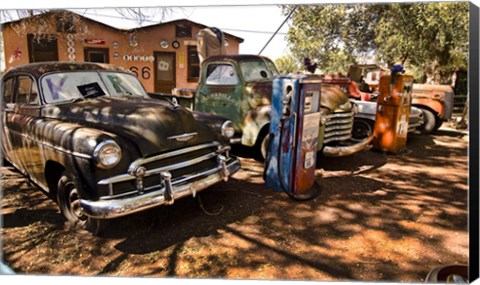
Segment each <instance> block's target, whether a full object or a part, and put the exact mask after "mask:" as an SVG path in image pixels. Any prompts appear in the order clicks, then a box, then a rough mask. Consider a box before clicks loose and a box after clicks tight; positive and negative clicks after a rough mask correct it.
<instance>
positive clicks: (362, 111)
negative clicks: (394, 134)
mask: <svg viewBox="0 0 480 285" xmlns="http://www.w3.org/2000/svg"><path fill="white" fill-rule="evenodd" d="M323 83H324V85H325V86H334V87H336V88H338V89H340V90H342V91H343V92H344V93H345V94H347V96H348V97H349V98H350V100H351V101H352V103H353V104H355V105H356V108H357V110H356V113H355V118H354V122H353V130H352V137H353V139H354V140H363V139H365V138H366V137H369V136H371V135H372V134H373V128H374V125H375V116H376V113H377V102H376V99H377V96H378V94H377V93H367V92H363V91H361V90H359V89H358V86H357V84H356V83H355V82H354V81H353V80H351V79H350V78H347V77H340V78H338V77H337V78H332V77H330V76H327V77H325V78H324V79H323ZM423 117H424V115H423V112H422V110H421V109H420V108H417V107H415V106H411V108H410V115H409V117H408V132H409V133H414V132H420V130H421V129H422V128H423V125H424V119H423Z"/></svg>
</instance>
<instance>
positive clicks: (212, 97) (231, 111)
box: [195, 62, 243, 127]
mask: <svg viewBox="0 0 480 285" xmlns="http://www.w3.org/2000/svg"><path fill="white" fill-rule="evenodd" d="M205 68H206V72H202V82H203V84H200V86H199V90H198V91H197V94H196V96H195V111H200V112H208V113H213V114H216V115H220V116H223V117H226V118H228V119H229V120H231V121H232V122H233V123H234V124H235V125H236V126H237V127H238V126H239V125H240V124H241V123H242V121H243V116H242V113H241V109H242V108H241V106H240V105H241V101H242V82H241V79H240V77H239V74H238V72H237V69H236V68H235V66H234V65H233V64H231V63H225V62H222V63H210V64H208V65H207V66H206V67H205Z"/></svg>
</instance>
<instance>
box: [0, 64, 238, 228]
mask: <svg viewBox="0 0 480 285" xmlns="http://www.w3.org/2000/svg"><path fill="white" fill-rule="evenodd" d="M2 81H3V82H2V83H3V84H2V98H3V108H2V110H3V114H2V154H3V156H4V158H5V159H6V160H8V161H9V162H10V163H11V164H12V165H14V166H15V167H16V168H17V169H19V170H20V171H21V172H22V173H23V174H25V175H26V176H28V177H29V178H30V180H31V181H33V182H34V183H35V184H36V185H38V186H39V187H41V188H42V189H43V190H44V191H46V192H47V193H49V195H50V196H52V197H55V198H56V200H57V202H58V204H59V206H60V209H61V212H62V214H63V215H64V216H65V218H66V219H67V220H68V221H70V222H73V223H76V224H78V225H80V226H85V227H86V228H88V229H89V230H90V231H92V232H93V233H95V234H97V233H99V231H101V230H102V229H103V228H104V227H105V223H106V221H107V220H108V219H110V218H115V217H120V216H124V215H127V214H131V213H134V212H138V211H142V210H145V209H148V208H151V207H154V206H158V205H163V204H167V205H170V204H172V203H173V202H174V200H175V199H177V198H181V197H184V196H190V195H191V196H195V195H196V193H197V192H198V191H201V190H203V189H205V188H207V187H209V186H211V185H213V184H216V183H217V182H219V181H221V180H227V179H228V177H229V176H230V175H232V174H233V173H235V172H236V171H237V170H238V169H239V168H240V163H239V160H238V159H237V158H235V157H233V156H231V155H230V147H229V145H228V143H227V141H228V139H229V138H230V137H231V136H233V132H234V130H233V124H232V123H231V122H230V121H227V120H224V119H218V118H217V120H216V121H215V119H214V118H213V119H212V117H211V116H208V118H207V119H205V120H204V121H202V114H199V113H197V114H195V116H194V114H192V113H191V112H190V111H188V110H186V109H184V108H183V107H181V106H179V105H178V104H176V102H175V101H168V100H157V99H151V98H149V97H148V95H147V93H146V92H145V90H144V88H143V86H142V84H141V83H140V82H139V81H138V80H137V78H136V77H135V76H133V75H132V74H131V73H130V72H128V71H125V70H123V69H121V68H118V67H115V66H112V65H105V64H95V63H66V62H49V63H34V64H28V65H24V66H20V67H16V68H14V69H12V70H10V71H8V72H7V73H5V75H4V76H3V77H2ZM219 120H221V121H219Z"/></svg>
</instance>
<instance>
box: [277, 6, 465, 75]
mask: <svg viewBox="0 0 480 285" xmlns="http://www.w3.org/2000/svg"><path fill="white" fill-rule="evenodd" d="M283 8H284V12H285V13H288V12H289V11H291V9H293V6H284V7H283ZM468 12H469V3H468V2H436V3H431V2H430V3H428V2H425V3H395V4H344V5H314V6H312V5H309V6H299V7H298V8H297V9H296V11H295V12H294V13H293V15H292V24H291V28H290V30H289V33H288V43H289V47H290V49H291V52H292V53H293V55H294V56H295V57H297V58H298V59H300V58H304V57H310V58H312V59H315V60H317V62H318V63H319V66H320V68H321V69H322V70H323V71H324V72H335V71H340V72H345V71H346V69H347V68H348V66H349V65H351V64H354V63H357V61H358V59H359V58H362V57H366V56H369V55H374V56H375V58H376V60H377V62H380V63H385V64H388V65H389V66H391V65H393V64H394V63H400V64H405V65H409V66H411V67H412V68H416V69H417V70H423V73H426V72H430V73H432V74H435V75H436V76H437V77H438V79H439V80H440V79H443V81H445V80H446V78H447V77H449V75H450V74H451V72H452V71H453V70H454V69H456V68H466V67H467V59H468V54H467V51H468V25H469V22H468V17H469V15H468Z"/></svg>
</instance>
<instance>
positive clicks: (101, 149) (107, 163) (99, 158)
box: [93, 140, 122, 169]
mask: <svg viewBox="0 0 480 285" xmlns="http://www.w3.org/2000/svg"><path fill="white" fill-rule="evenodd" d="M93 158H94V159H95V162H96V163H97V166H98V167H100V168H103V169H108V168H112V167H114V166H115V165H117V163H118V162H119V161H120V159H121V158H122V149H121V148H120V147H119V146H118V144H117V143H116V142H114V141H112V140H107V141H104V142H101V143H99V144H98V145H97V146H96V147H95V150H94V151H93Z"/></svg>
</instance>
